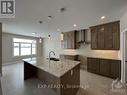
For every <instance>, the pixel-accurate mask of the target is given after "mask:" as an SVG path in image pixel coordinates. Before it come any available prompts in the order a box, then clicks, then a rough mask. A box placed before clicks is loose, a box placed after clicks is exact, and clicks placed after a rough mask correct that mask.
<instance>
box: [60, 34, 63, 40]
mask: <svg viewBox="0 0 127 95" xmlns="http://www.w3.org/2000/svg"><path fill="white" fill-rule="evenodd" d="M60 37H61V41H63V40H64V33H63V32H61V34H60Z"/></svg>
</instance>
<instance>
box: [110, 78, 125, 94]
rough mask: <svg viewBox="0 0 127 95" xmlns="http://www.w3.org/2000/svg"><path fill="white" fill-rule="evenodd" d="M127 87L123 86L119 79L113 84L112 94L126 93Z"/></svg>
mask: <svg viewBox="0 0 127 95" xmlns="http://www.w3.org/2000/svg"><path fill="white" fill-rule="evenodd" d="M126 88H127V85H126V84H123V83H122V82H121V81H120V80H119V79H116V80H114V81H113V82H112V92H120V93H123V92H126Z"/></svg>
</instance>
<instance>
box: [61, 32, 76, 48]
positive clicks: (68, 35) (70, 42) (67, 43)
mask: <svg viewBox="0 0 127 95" xmlns="http://www.w3.org/2000/svg"><path fill="white" fill-rule="evenodd" d="M63 34H64V37H63V40H62V41H61V47H62V48H64V49H76V31H70V32H64V33H63Z"/></svg>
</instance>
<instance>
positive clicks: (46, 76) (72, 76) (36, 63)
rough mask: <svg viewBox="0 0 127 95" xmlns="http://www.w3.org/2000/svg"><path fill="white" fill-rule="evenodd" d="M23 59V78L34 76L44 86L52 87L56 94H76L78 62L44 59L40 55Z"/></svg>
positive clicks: (78, 84)
mask: <svg viewBox="0 0 127 95" xmlns="http://www.w3.org/2000/svg"><path fill="white" fill-rule="evenodd" d="M23 61H24V80H26V79H29V78H31V77H36V78H38V79H39V80H41V81H42V82H43V83H44V84H43V86H42V87H44V88H52V89H53V90H54V91H55V93H56V95H76V93H77V91H78V89H79V86H80V62H79V61H72V60H67V59H61V60H59V61H53V60H50V61H49V60H46V59H44V58H42V57H37V58H27V59H23Z"/></svg>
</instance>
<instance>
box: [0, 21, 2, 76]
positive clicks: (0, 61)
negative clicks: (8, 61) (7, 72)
mask: <svg viewBox="0 0 127 95" xmlns="http://www.w3.org/2000/svg"><path fill="white" fill-rule="evenodd" d="M0 74H1V75H2V23H0Z"/></svg>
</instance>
